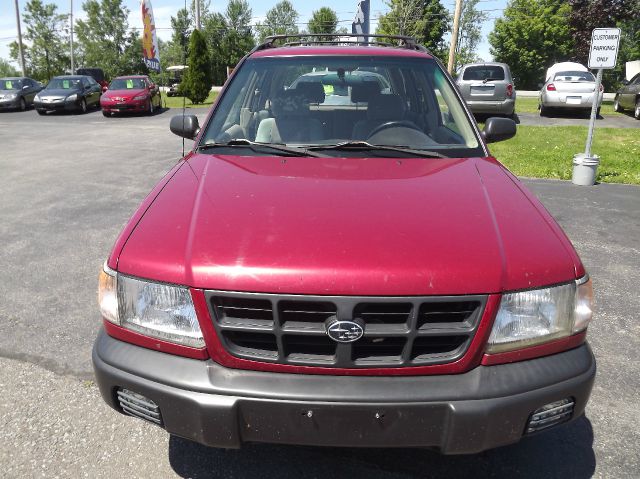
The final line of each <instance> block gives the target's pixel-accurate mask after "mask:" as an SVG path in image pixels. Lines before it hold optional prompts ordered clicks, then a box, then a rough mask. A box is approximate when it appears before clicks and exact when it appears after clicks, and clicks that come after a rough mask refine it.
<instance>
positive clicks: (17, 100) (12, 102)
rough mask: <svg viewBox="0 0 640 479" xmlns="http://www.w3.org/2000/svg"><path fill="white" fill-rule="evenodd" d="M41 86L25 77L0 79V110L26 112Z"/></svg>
mask: <svg viewBox="0 0 640 479" xmlns="http://www.w3.org/2000/svg"><path fill="white" fill-rule="evenodd" d="M40 90H42V85H41V84H40V83H39V82H37V81H36V80H33V79H31V78H27V77H8V78H0V110H22V111H24V110H26V109H27V108H29V107H30V106H31V105H33V98H34V97H35V96H36V93H38V92H39V91H40Z"/></svg>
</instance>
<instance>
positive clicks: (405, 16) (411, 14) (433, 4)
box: [376, 0, 449, 59]
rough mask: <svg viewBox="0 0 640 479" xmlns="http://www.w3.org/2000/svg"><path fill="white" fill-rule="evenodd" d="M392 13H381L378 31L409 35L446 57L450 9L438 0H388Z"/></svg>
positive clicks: (383, 33)
mask: <svg viewBox="0 0 640 479" xmlns="http://www.w3.org/2000/svg"><path fill="white" fill-rule="evenodd" d="M386 4H387V7H388V8H389V12H388V13H386V14H385V15H382V16H380V19H379V21H378V29H377V30H376V33H379V34H381V35H408V36H411V37H414V38H415V39H416V40H418V42H420V43H422V44H423V45H424V46H426V47H427V48H428V49H429V50H430V51H431V52H432V53H433V54H435V55H437V56H438V57H440V58H442V59H444V58H445V57H446V55H447V52H446V48H445V43H444V35H445V33H447V32H448V31H449V12H448V10H447V9H446V8H445V7H444V6H443V5H442V3H441V2H440V1H439V0H387V1H386Z"/></svg>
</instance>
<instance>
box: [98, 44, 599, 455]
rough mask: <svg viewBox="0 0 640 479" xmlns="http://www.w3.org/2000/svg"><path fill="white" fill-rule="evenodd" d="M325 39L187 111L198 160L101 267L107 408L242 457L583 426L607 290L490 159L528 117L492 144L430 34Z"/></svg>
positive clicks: (445, 446) (263, 55)
mask: <svg viewBox="0 0 640 479" xmlns="http://www.w3.org/2000/svg"><path fill="white" fill-rule="evenodd" d="M310 38H312V37H311V36H310V35H305V36H304V37H303V38H302V39H301V38H300V37H295V36H293V37H285V36H277V37H272V38H270V39H267V40H266V42H265V43H264V44H262V45H260V46H258V47H257V48H256V49H254V50H253V51H252V52H251V53H250V54H249V55H247V56H246V57H245V58H244V59H243V60H242V61H241V62H240V64H239V65H238V66H237V68H236V69H235V70H234V72H233V75H232V76H231V77H230V79H229V80H228V82H227V84H226V85H225V88H224V90H223V91H222V92H221V94H220V96H219V97H218V100H217V102H216V103H215V105H214V107H213V108H212V111H211V112H210V114H209V117H208V118H207V120H206V122H205V123H204V125H203V126H202V128H201V127H200V125H199V124H198V119H197V117H195V116H192V115H189V116H177V117H174V118H173V119H172V120H171V125H170V127H171V130H172V131H173V132H174V133H176V134H179V135H181V136H183V137H186V138H190V139H195V144H194V147H193V150H192V151H190V152H189V153H188V154H187V155H186V156H185V157H184V158H183V159H182V160H181V161H179V162H178V164H176V165H175V167H174V168H173V169H172V170H171V171H170V172H169V173H168V174H167V175H166V176H165V178H164V179H162V180H161V181H160V183H159V184H158V185H157V186H156V187H155V188H154V189H153V190H152V191H151V193H150V194H149V195H148V196H147V198H146V199H145V200H144V202H143V203H142V205H140V208H139V209H138V210H137V211H136V212H135V214H134V215H133V217H132V218H131V220H130V221H129V223H128V224H127V225H126V226H125V228H124V230H123V231H122V233H121V234H120V236H119V237H118V239H117V241H116V243H115V245H114V247H113V249H112V251H111V253H110V255H109V257H108V259H107V261H106V262H105V265H104V267H103V270H102V271H101V273H100V282H99V304H100V309H101V314H102V318H103V329H102V330H101V332H100V333H99V335H98V338H97V340H96V342H95V345H94V350H93V364H94V369H95V373H96V378H97V383H98V385H99V387H100V390H101V393H102V396H103V398H104V400H105V401H106V402H107V403H108V404H109V405H110V406H111V407H113V408H114V409H116V410H117V411H119V412H121V413H124V414H128V415H131V416H135V417H138V418H141V419H144V420H146V421H150V422H152V423H155V424H158V425H160V426H161V427H163V428H165V429H166V430H167V431H168V432H170V433H171V434H175V435H178V436H182V437H184V438H188V439H191V440H193V441H197V442H200V443H203V444H206V445H209V446H216V447H224V448H233V447H240V446H241V445H242V444H243V443H246V442H267V443H287V444H305V445H321V446H347V447H356V446H358V447H363V446H366V447H430V448H436V449H438V450H439V451H441V452H442V453H446V454H456V453H474V452H478V451H482V450H485V449H488V448H492V447H497V446H501V445H505V444H510V443H514V442H517V441H519V440H520V439H521V438H522V437H524V436H528V435H531V434H534V433H537V432H539V431H543V430H548V429H550V428H552V427H554V426H556V425H558V424H561V423H565V422H568V421H571V420H574V419H576V418H578V417H580V416H581V415H582V414H583V412H584V409H585V406H586V404H587V400H588V398H589V395H590V393H591V388H592V385H593V381H594V377H595V371H596V364H595V359H594V356H593V354H592V352H591V349H590V348H589V346H588V344H587V343H586V339H585V338H586V330H587V326H588V324H589V322H590V320H591V316H592V297H593V293H592V288H591V281H590V280H589V276H588V275H587V272H586V271H585V268H584V266H583V264H582V263H581V261H580V258H579V257H578V255H577V253H576V251H575V250H574V248H573V246H572V245H571V243H570V241H569V239H568V238H567V237H566V236H565V234H564V233H563V232H562V230H561V229H560V227H559V226H558V224H557V223H556V222H555V221H554V219H553V218H552V216H551V215H550V214H549V213H548V212H547V211H546V210H545V208H544V207H543V206H542V204H541V203H540V202H539V201H538V200H537V199H536V198H535V197H534V196H533V194H532V193H531V192H530V191H528V190H527V188H526V187H525V186H524V185H523V184H522V183H521V182H520V181H519V180H518V179H517V178H516V177H515V176H514V175H513V174H511V173H510V172H509V171H508V170H507V169H506V168H505V167H504V166H503V165H502V164H501V163H500V162H499V161H498V160H497V159H496V158H494V157H492V156H491V154H490V152H489V149H488V147H487V143H490V142H493V141H500V140H504V139H507V138H510V137H512V136H514V135H515V134H516V125H515V123H514V122H513V120H511V119H507V118H489V119H487V121H486V123H485V127H484V129H483V131H480V130H479V129H478V126H477V124H476V122H475V121H474V120H473V116H472V115H471V112H470V111H469V109H468V108H467V106H466V105H465V103H464V100H463V98H462V96H461V94H460V92H459V90H458V89H457V88H456V86H455V83H454V81H453V79H452V78H451V77H450V76H449V75H448V74H447V72H446V70H445V69H444V68H443V67H442V64H441V63H440V62H439V61H438V60H436V59H435V58H434V57H433V56H432V55H431V54H430V53H429V52H428V51H427V50H426V49H425V48H424V47H421V46H419V45H417V44H416V43H415V41H413V40H412V39H410V38H407V37H393V40H395V41H396V42H397V45H396V46H391V45H390V44H389V42H390V41H391V40H392V39H390V37H388V36H385V37H384V38H385V40H384V41H385V43H384V44H377V45H376V43H375V39H376V36H374V35H372V36H370V37H369V38H368V42H369V44H368V45H363V44H361V43H359V40H358V37H356V36H354V37H352V39H353V40H352V43H351V44H345V42H346V40H345V36H344V35H342V36H341V37H340V39H339V40H338V42H339V43H340V44H336V45H333V44H327V43H326V37H322V38H321V40H322V39H325V40H324V42H323V43H317V44H314V43H313V40H310ZM318 71H320V72H323V71H327V72H330V73H331V75H329V74H327V75H309V73H312V72H318ZM372 71H373V72H375V73H376V74H377V75H380V77H381V78H384V81H377V80H378V79H376V78H371V77H372V76H373V75H363V74H361V72H372ZM358 72H360V73H358ZM368 78H369V79H372V80H375V81H368V80H367V79H368ZM325 81H326V82H329V83H328V84H325V83H324V82H325Z"/></svg>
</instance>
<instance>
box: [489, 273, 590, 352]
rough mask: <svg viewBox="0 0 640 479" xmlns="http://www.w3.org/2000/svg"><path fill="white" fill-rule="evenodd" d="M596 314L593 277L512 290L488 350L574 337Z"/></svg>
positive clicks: (501, 308) (503, 297)
mask: <svg viewBox="0 0 640 479" xmlns="http://www.w3.org/2000/svg"><path fill="white" fill-rule="evenodd" d="M592 314H593V290H592V287H591V280H589V279H587V278H584V279H583V280H579V281H576V282H574V283H570V284H563V285H560V286H553V287H550V288H543V289H536V290H531V291H521V292H517V293H508V294H505V295H503V296H502V300H501V302H500V308H499V310H498V314H497V315H496V320H495V323H494V325H493V329H492V331H491V336H490V337H489V342H488V346H487V352H488V353H499V352H503V351H511V350H513V349H520V348H524V347H528V346H535V345H537V344H541V343H546V342H547V341H551V340H554V339H558V338H562V337H567V336H571V335H573V334H575V333H578V332H580V331H583V330H584V329H586V328H587V325H588V324H589V321H591V317H592Z"/></svg>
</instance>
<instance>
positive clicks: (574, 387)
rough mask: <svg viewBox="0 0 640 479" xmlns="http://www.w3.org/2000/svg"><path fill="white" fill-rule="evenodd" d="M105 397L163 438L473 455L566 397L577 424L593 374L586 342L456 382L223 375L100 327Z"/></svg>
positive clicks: (97, 358)
mask: <svg viewBox="0 0 640 479" xmlns="http://www.w3.org/2000/svg"><path fill="white" fill-rule="evenodd" d="M93 365H94V370H95V374H96V379H97V383H98V386H99V388H100V392H101V394H102V396H103V398H104V400H105V401H106V402H107V403H108V404H109V405H110V406H111V407H112V408H114V409H116V410H119V411H120V407H119V403H118V400H117V394H116V391H117V390H118V388H126V389H129V390H132V391H135V392H137V393H139V394H142V395H144V396H146V397H147V398H149V399H151V400H152V401H154V402H155V403H156V404H157V405H158V406H159V409H160V413H161V416H162V426H163V427H164V428H165V429H166V430H167V431H168V432H169V433H171V434H175V435H177V436H181V437H184V438H187V439H190V440H193V441H196V442H199V443H202V444H205V445H208V446H215V447H224V448H238V447H240V446H241V445H242V444H243V443H244V442H267V443H283V444H300V445H314V446H349V447H432V448H437V449H439V450H440V451H441V452H442V453H445V454H465V453H476V452H480V451H483V450H485V449H490V448H493V447H497V446H502V445H506V444H510V443H514V442H517V441H518V440H520V439H521V438H522V436H523V434H524V430H525V425H526V423H527V421H528V419H529V416H530V415H531V413H532V411H534V410H535V409H537V408H539V407H541V406H543V405H545V404H548V403H551V402H554V401H558V400H561V399H564V398H568V397H571V398H573V399H574V400H575V409H574V413H573V415H572V418H571V419H576V418H578V417H580V416H581V415H582V413H583V411H584V408H585V406H586V403H587V400H588V398H589V395H590V392H591V388H592V386H593V381H594V377H595V372H596V365H595V359H594V357H593V354H592V353H591V349H590V348H589V346H588V345H586V344H585V345H582V346H580V347H578V348H576V349H573V350H571V351H567V352H563V353H559V354H556V355H553V356H547V357H543V358H538V359H533V360H529V361H522V362H518V363H512V364H504V365H498V366H478V367H476V368H475V369H473V370H471V371H469V372H467V373H464V374H457V375H439V376H413V377H364V376H322V375H303V374H282V373H267V372H258V371H245V370H235V369H227V368H224V367H222V366H220V365H218V364H217V363H215V362H213V361H211V360H208V361H200V360H195V359H188V358H184V357H179V356H172V355H169V354H165V353H161V352H157V351H153V350H149V349H145V348H142V347H139V346H135V345H132V344H129V343H125V342H122V341H119V340H116V339H113V338H111V337H109V336H107V334H106V333H105V332H104V331H101V332H100V333H99V335H98V338H97V340H96V343H95V345H94V349H93Z"/></svg>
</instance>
